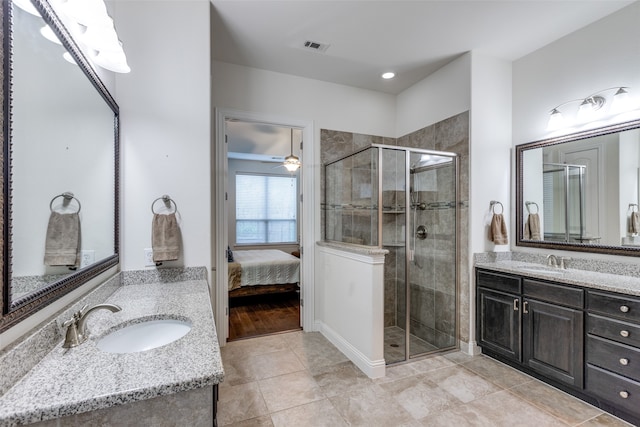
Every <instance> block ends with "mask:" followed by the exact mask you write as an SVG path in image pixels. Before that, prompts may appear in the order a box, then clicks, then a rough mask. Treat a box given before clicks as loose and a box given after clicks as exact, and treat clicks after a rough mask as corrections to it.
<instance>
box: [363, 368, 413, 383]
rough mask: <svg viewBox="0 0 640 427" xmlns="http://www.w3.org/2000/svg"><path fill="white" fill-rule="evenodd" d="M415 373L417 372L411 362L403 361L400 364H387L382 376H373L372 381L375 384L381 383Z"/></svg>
mask: <svg viewBox="0 0 640 427" xmlns="http://www.w3.org/2000/svg"><path fill="white" fill-rule="evenodd" d="M415 375H417V372H416V370H415V369H414V368H413V363H403V364H401V365H394V366H387V367H386V369H385V373H384V377H382V378H375V379H374V380H373V382H374V383H376V384H383V383H388V382H391V381H397V380H399V379H402V378H407V377H411V376H415Z"/></svg>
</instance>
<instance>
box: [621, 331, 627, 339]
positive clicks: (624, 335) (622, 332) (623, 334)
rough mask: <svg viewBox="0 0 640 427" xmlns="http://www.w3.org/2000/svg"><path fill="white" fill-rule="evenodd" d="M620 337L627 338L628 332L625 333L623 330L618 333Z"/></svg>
mask: <svg viewBox="0 0 640 427" xmlns="http://www.w3.org/2000/svg"><path fill="white" fill-rule="evenodd" d="M620 336H622V337H625V338H627V337H628V336H629V331H625V330H622V331H620Z"/></svg>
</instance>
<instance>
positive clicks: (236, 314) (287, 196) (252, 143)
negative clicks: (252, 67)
mask: <svg viewBox="0 0 640 427" xmlns="http://www.w3.org/2000/svg"><path fill="white" fill-rule="evenodd" d="M225 135H226V146H227V156H226V158H227V174H226V182H227V192H226V194H227V197H226V205H227V218H228V222H227V224H228V226H227V227H226V240H227V241H228V248H227V268H228V277H229V282H228V285H229V291H228V294H227V295H228V306H227V307H228V336H227V341H233V340H238V339H244V338H252V337H256V336H263V335H270V334H276V333H282V332H289V331H294V330H300V329H302V322H301V297H300V295H301V292H300V284H301V271H302V270H303V269H302V260H301V257H300V252H301V250H300V243H301V238H300V235H301V220H302V215H301V211H302V206H301V197H300V195H301V190H300V188H301V171H300V170H297V171H293V172H290V171H288V170H287V169H285V167H284V161H285V158H286V157H287V156H290V155H291V156H298V157H302V153H301V150H302V144H301V141H302V136H303V131H302V129H298V128H296V127H293V126H281V125H275V124H270V123H263V122H260V121H246V120H239V119H227V120H225Z"/></svg>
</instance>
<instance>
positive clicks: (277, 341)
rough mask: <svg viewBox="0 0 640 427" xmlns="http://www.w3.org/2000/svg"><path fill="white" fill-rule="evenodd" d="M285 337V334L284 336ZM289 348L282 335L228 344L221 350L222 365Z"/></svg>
mask: <svg viewBox="0 0 640 427" xmlns="http://www.w3.org/2000/svg"><path fill="white" fill-rule="evenodd" d="M283 335H284V334H283ZM287 348H288V346H287V342H286V341H285V339H284V338H283V336H282V335H268V336H265V337H257V338H251V339H246V340H238V341H231V342H228V343H227V344H226V345H225V346H224V347H221V348H220V354H221V355H222V363H223V364H224V363H225V362H226V361H229V360H234V359H237V358H239V357H249V356H257V355H261V354H266V353H272V352H274V351H282V350H286V349H287Z"/></svg>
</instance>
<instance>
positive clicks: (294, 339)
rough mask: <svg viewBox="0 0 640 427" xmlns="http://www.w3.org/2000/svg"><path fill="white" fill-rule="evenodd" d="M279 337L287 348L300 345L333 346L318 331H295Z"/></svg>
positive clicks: (299, 346)
mask: <svg viewBox="0 0 640 427" xmlns="http://www.w3.org/2000/svg"><path fill="white" fill-rule="evenodd" d="M280 337H281V338H282V339H283V340H284V342H285V343H286V344H287V346H289V348H293V349H295V348H301V347H333V344H331V343H330V342H329V340H328V339H326V338H325V337H324V335H322V334H321V333H320V332H302V331H296V332H288V333H286V334H281V335H280Z"/></svg>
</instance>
